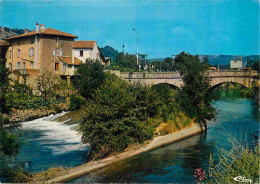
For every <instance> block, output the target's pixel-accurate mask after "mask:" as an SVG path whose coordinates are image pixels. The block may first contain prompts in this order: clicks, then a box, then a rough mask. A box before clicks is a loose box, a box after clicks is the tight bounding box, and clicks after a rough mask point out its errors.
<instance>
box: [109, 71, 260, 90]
mask: <svg viewBox="0 0 260 184" xmlns="http://www.w3.org/2000/svg"><path fill="white" fill-rule="evenodd" d="M110 72H111V73H114V74H116V75H117V76H119V77H121V78H122V79H124V80H129V81H131V83H137V82H140V83H143V84H146V85H155V84H161V83H165V84H169V85H172V86H177V87H181V86H182V85H183V81H182V77H181V75H180V73H179V72H148V73H144V72H134V73H129V72H120V71H110ZM208 74H209V77H210V78H211V81H210V83H211V86H212V87H214V86H217V85H220V84H223V83H227V82H231V83H238V84H241V85H243V86H246V87H250V86H251V84H252V82H253V81H255V82H257V83H258V84H259V78H258V75H259V74H258V72H257V71H223V70H222V71H208Z"/></svg>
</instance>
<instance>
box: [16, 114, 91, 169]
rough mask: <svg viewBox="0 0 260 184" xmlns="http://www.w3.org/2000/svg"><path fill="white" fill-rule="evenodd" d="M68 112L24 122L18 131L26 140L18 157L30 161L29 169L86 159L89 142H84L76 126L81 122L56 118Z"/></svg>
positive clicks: (75, 163) (82, 161) (68, 165)
mask: <svg viewBox="0 0 260 184" xmlns="http://www.w3.org/2000/svg"><path fill="white" fill-rule="evenodd" d="M66 113H67V112H62V113H59V114H56V115H50V116H48V117H43V118H39V119H35V120H32V121H27V122H23V123H21V125H22V126H21V130H19V132H18V133H19V134H21V138H22V139H24V140H25V141H26V142H27V143H26V144H24V145H23V146H22V150H21V153H20V155H19V160H21V161H22V162H25V163H28V164H27V167H28V168H27V169H29V170H30V171H32V172H38V171H43V170H45V169H48V168H50V167H57V166H61V167H64V168H66V167H73V166H77V165H81V164H82V163H85V162H86V155H87V151H88V145H87V144H83V143H82V142H81V135H80V134H79V133H78V131H77V130H76V128H77V125H78V124H71V125H68V124H66V122H67V121H68V120H66V121H63V122H56V121H54V119H56V118H57V117H60V116H63V115H65V114H66Z"/></svg>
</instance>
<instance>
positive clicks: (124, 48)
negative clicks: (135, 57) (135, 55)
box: [122, 44, 125, 53]
mask: <svg viewBox="0 0 260 184" xmlns="http://www.w3.org/2000/svg"><path fill="white" fill-rule="evenodd" d="M122 47H123V53H125V44H123V46H122Z"/></svg>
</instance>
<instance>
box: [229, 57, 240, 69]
mask: <svg viewBox="0 0 260 184" xmlns="http://www.w3.org/2000/svg"><path fill="white" fill-rule="evenodd" d="M230 68H232V69H242V68H243V60H242V57H238V58H233V59H232V60H231V61H230Z"/></svg>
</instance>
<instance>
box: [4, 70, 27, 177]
mask: <svg viewBox="0 0 260 184" xmlns="http://www.w3.org/2000/svg"><path fill="white" fill-rule="evenodd" d="M8 75H9V71H8V70H7V69H5V68H4V66H3V65H0V95H1V96H0V97H1V100H0V101H1V104H0V176H1V177H4V178H6V179H7V181H12V182H22V181H23V180H19V181H17V180H15V179H16V178H17V174H18V173H20V174H24V173H23V171H22V169H21V165H20V163H19V162H18V161H17V159H16V157H17V155H18V153H19V152H20V149H21V142H20V141H19V138H18V136H17V135H16V134H15V133H13V132H12V130H13V129H15V128H17V126H16V125H14V124H10V122H9V119H8V117H7V116H5V115H3V113H8V112H9V111H10V110H11V109H10V107H9V106H8V104H7V101H8V100H7V91H8V88H9V78H8ZM12 125H13V126H12Z"/></svg>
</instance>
